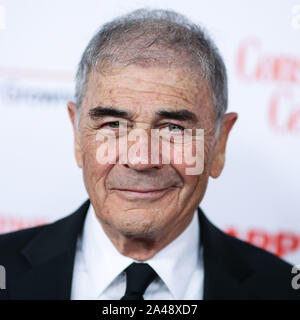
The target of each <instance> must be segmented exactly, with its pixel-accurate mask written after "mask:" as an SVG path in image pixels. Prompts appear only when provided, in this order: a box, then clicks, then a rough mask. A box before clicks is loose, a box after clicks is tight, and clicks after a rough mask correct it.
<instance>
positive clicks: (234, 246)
mask: <svg viewBox="0 0 300 320" xmlns="http://www.w3.org/2000/svg"><path fill="white" fill-rule="evenodd" d="M89 204H90V202H89V200H87V201H86V202H85V203H83V204H82V205H81V207H80V208H79V209H77V210H76V211H75V212H74V213H72V214H71V215H69V216H67V217H65V218H63V219H60V220H58V221H56V222H54V223H51V224H47V225H44V226H39V227H34V228H29V229H25V230H21V231H16V232H11V233H7V234H3V235H0V265H3V266H4V267H5V268H6V288H7V289H6V290H0V299H1V298H2V299H13V300H16V299H43V300H44V299H70V294H71V284H72V274H73V265H74V257H75V253H76V240H77V237H78V235H79V234H80V233H81V231H82V227H83V224H84V219H85V216H86V213H87V210H88V207H89ZM198 217H199V221H200V226H201V229H200V237H201V239H200V240H201V243H202V244H203V255H204V299H299V298H300V296H299V291H297V290H294V289H293V288H292V286H291V280H292V277H293V276H294V275H293V274H292V273H291V270H292V266H291V265H290V264H288V263H286V262H284V261H283V260H281V259H279V258H277V257H276V256H274V255H272V254H270V253H268V252H266V251H265V250H262V249H259V248H257V247H255V246H252V245H250V244H248V243H246V242H244V241H241V240H238V239H236V238H234V237H231V236H229V235H227V234H225V233H224V232H222V231H221V230H219V229H218V228H217V227H215V226H214V225H213V224H212V223H211V222H210V221H209V220H208V219H207V218H206V217H205V215H204V213H203V212H202V211H201V209H200V208H198Z"/></svg>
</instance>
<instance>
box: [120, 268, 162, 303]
mask: <svg viewBox="0 0 300 320" xmlns="http://www.w3.org/2000/svg"><path fill="white" fill-rule="evenodd" d="M124 271H125V272H126V292H125V296H124V297H122V298H121V300H143V294H144V292H145V290H146V289H147V287H148V286H149V284H150V283H151V282H152V281H153V280H154V279H155V278H156V277H157V273H156V272H155V271H154V270H153V269H152V268H151V266H150V265H149V264H148V263H136V262H133V263H132V264H131V265H130V266H128V267H127V268H126V269H125V270H124Z"/></svg>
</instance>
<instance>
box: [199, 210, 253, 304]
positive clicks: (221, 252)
mask: <svg viewBox="0 0 300 320" xmlns="http://www.w3.org/2000/svg"><path fill="white" fill-rule="evenodd" d="M198 217H199V222H200V242H201V244H202V246H203V259H204V297H203V298H204V300H212V299H217V300H221V299H253V298H255V295H254V294H253V292H250V291H249V290H248V288H247V287H246V286H245V280H247V279H249V278H250V277H251V276H252V275H253V270H252V269H251V267H250V266H249V265H248V264H247V263H246V262H245V261H244V260H243V259H242V257H241V256H240V254H239V252H237V251H236V250H235V249H234V247H233V245H232V242H231V240H232V239H231V238H230V236H228V235H226V234H225V233H224V232H222V231H220V230H219V229H218V228H216V227H215V226H214V225H213V224H212V223H211V222H210V221H209V220H208V219H207V218H206V217H205V215H204V213H203V212H202V210H201V209H200V208H198Z"/></svg>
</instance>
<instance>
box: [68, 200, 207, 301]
mask: <svg viewBox="0 0 300 320" xmlns="http://www.w3.org/2000/svg"><path fill="white" fill-rule="evenodd" d="M199 232H200V228H199V221H198V213H197V210H196V211H195V214H194V217H193V219H192V221H191V222H190V224H189V225H188V226H187V228H186V229H185V230H184V231H183V232H182V233H181V234H180V235H179V236H178V237H177V238H176V239H175V240H173V241H172V242H171V243H169V244H168V245H167V246H166V247H164V248H163V249H161V250H160V251H159V252H157V253H156V254H155V255H154V256H153V257H152V258H151V259H149V260H146V261H143V262H145V263H148V264H149V265H150V266H151V267H152V268H153V269H154V270H155V271H156V273H157V274H158V275H159V277H158V278H156V279H155V280H153V281H152V282H151V283H150V285H149V286H148V288H147V289H146V291H145V293H144V295H143V297H144V300H163V299H165V300H181V299H182V300H186V299H191V300H201V299H202V298H203V279H204V269H203V257H202V248H201V250H200V248H199ZM132 262H140V261H136V260H134V259H132V258H129V257H127V256H124V255H122V254H121V253H119V251H118V250H117V249H116V248H115V247H114V245H113V244H112V242H111V241H110V239H109V238H108V237H107V235H106V233H105V232H104V230H103V228H102V226H101V224H100V222H99V221H98V219H97V217H96V215H95V211H94V209H93V206H92V204H90V207H89V209H88V212H87V216H86V219H85V223H84V227H83V232H82V236H81V237H79V238H78V241H77V250H76V255H75V263H74V270H73V280H72V290H71V299H72V300H83V299H88V300H120V298H121V297H122V296H123V295H124V294H125V289H126V274H125V272H124V269H125V268H126V267H127V266H129V265H130V264H131V263H132Z"/></svg>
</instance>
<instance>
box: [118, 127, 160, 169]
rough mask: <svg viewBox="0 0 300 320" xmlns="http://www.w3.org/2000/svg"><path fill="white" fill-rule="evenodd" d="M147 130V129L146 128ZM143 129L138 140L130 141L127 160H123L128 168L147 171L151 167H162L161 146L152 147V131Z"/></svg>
mask: <svg viewBox="0 0 300 320" xmlns="http://www.w3.org/2000/svg"><path fill="white" fill-rule="evenodd" d="M146 131H147V130H146ZM146 131H145V130H144V131H143V134H141V133H139V132H138V130H137V131H136V132H137V134H138V139H137V141H128V142H127V143H128V145H127V148H128V150H127V161H126V163H124V162H123V165H124V166H125V167H126V168H130V169H133V170H136V171H145V170H149V169H160V168H161V167H162V166H163V164H162V161H161V155H160V150H159V149H160V148H158V149H157V147H156V148H154V147H153V148H151V135H150V132H147V133H145V132H146Z"/></svg>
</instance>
